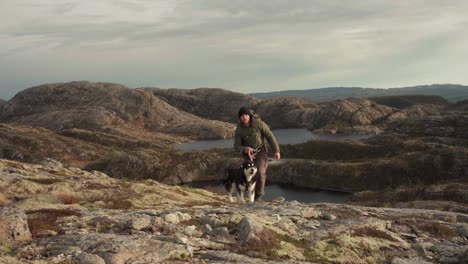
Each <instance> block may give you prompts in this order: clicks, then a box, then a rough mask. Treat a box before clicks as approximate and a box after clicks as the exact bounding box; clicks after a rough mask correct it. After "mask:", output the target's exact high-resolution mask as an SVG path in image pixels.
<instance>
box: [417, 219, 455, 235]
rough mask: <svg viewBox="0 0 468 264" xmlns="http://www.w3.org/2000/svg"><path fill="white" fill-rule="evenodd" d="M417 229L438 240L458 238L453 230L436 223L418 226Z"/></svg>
mask: <svg viewBox="0 0 468 264" xmlns="http://www.w3.org/2000/svg"><path fill="white" fill-rule="evenodd" d="M417 227H418V228H419V229H420V230H422V231H425V232H428V233H429V234H431V235H433V236H436V237H440V238H451V237H455V236H458V233H457V232H456V231H455V230H453V229H451V228H450V227H448V226H445V225H442V224H440V223H437V222H431V223H424V224H419V225H417Z"/></svg>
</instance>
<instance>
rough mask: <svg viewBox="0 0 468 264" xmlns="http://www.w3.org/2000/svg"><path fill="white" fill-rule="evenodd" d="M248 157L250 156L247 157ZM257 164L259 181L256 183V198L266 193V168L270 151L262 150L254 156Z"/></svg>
mask: <svg viewBox="0 0 468 264" xmlns="http://www.w3.org/2000/svg"><path fill="white" fill-rule="evenodd" d="M246 158H247V159H248V157H246ZM254 162H255V166H257V169H258V171H257V182H256V184H255V199H257V198H259V197H262V196H263V194H265V181H266V170H267V166H268V153H266V152H264V151H260V152H258V153H257V155H256V156H255V158H254Z"/></svg>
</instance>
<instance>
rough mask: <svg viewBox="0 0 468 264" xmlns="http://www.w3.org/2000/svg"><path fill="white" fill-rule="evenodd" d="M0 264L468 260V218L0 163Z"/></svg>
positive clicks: (53, 165) (47, 164) (50, 164)
mask: <svg viewBox="0 0 468 264" xmlns="http://www.w3.org/2000/svg"><path fill="white" fill-rule="evenodd" d="M0 234H1V235H0V263H264V262H266V263H302V262H312V263H468V253H467V252H468V241H467V237H468V215H467V214H462V213H454V212H444V211H438V210H421V209H397V208H376V207H363V206H354V205H346V204H327V203H320V204H313V203H312V204H304V203H299V202H296V201H283V199H280V198H278V199H276V200H274V201H266V202H260V203H256V204H242V203H235V204H229V203H227V202H226V198H225V197H224V196H220V195H217V194H213V193H211V192H208V191H203V190H199V189H192V188H189V187H181V186H168V185H165V184H162V183H158V182H156V181H153V180H145V181H140V182H138V181H125V180H118V179H114V178H110V177H108V176H107V175H105V174H103V173H100V172H97V171H92V172H87V171H82V170H80V169H77V168H73V167H64V166H62V164H61V163H60V162H57V161H54V160H50V159H49V160H45V161H43V162H42V163H41V164H26V163H20V162H15V161H9V160H0Z"/></svg>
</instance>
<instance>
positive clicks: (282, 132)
mask: <svg viewBox="0 0 468 264" xmlns="http://www.w3.org/2000/svg"><path fill="white" fill-rule="evenodd" d="M273 134H274V135H275V137H276V140H277V141H278V143H279V144H283V145H284V144H300V143H304V142H307V141H309V140H311V139H326V140H360V139H364V138H368V137H369V136H368V135H341V134H313V133H311V132H310V131H308V130H307V129H304V128H288V129H276V130H273ZM233 145H234V139H232V138H231V139H219V140H197V141H192V142H187V143H182V144H178V145H176V146H175V149H179V150H206V149H212V148H232V147H233Z"/></svg>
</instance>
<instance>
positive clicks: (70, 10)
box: [0, 0, 468, 98]
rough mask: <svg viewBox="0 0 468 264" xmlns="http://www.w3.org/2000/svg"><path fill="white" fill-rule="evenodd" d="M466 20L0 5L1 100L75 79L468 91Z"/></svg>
mask: <svg viewBox="0 0 468 264" xmlns="http://www.w3.org/2000/svg"><path fill="white" fill-rule="evenodd" d="M467 8H468V2H466V1H462V0H459V1H458V0H457V1H456V0H448V1H445V2H444V3H441V2H440V1H437V0H429V1H423V0H409V1H380V0H372V1H371V0H360V1H331V0H313V1H311V0H303V1H302V0H301V1H299V0H297V1H279V0H272V1H244V0H238V1H231V0H200V1H188V0H180V1H175V0H174V1H169V0H168V1H149V0H148V1H146V0H103V1H98V2H95V1H90V0H81V1H77V0H69V1H65V2H60V3H57V1H52V0H36V1H33V0H16V1H13V0H4V1H2V3H0V16H2V22H3V23H2V25H0V70H1V72H0V80H1V81H0V89H2V90H1V93H0V97H3V98H5V97H7V96H11V93H14V92H16V91H18V90H20V89H24V88H27V87H28V86H29V85H30V84H41V82H44V81H68V80H74V79H77V80H96V81H112V82H118V83H122V84H125V85H128V86H131V87H137V86H143V85H144V86H148V85H149V86H161V87H185V88H191V87H199V86H208V87H222V88H229V89H231V90H235V91H240V92H249V91H251V90H252V89H256V91H268V90H278V89H306V88H319V87H326V86H336V85H343V86H372V87H392V86H404V85H416V84H426V83H428V82H456V83H467V82H468V77H465V75H466V74H462V73H463V71H462V70H460V69H465V70H466V66H467V63H466V62H465V61H467V60H466V59H467V55H468V54H467V51H466V41H467V37H465V36H468V34H467V33H468V32H467V31H468V30H467V28H468V27H467V24H468V17H467V16H466V15H465V10H467ZM12 65H14V67H12ZM437 67H439V69H440V68H450V67H454V68H456V69H457V70H454V71H451V72H444V73H441V71H440V70H437V69H436V68H437ZM465 72H466V71H465ZM437 76H439V77H437ZM3 90H5V91H7V90H8V91H10V92H5V91H3Z"/></svg>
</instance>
